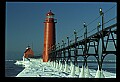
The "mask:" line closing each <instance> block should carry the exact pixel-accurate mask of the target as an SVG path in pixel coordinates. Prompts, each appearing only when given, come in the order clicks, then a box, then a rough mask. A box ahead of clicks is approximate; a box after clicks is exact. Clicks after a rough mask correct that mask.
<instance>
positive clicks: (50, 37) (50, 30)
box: [42, 10, 57, 62]
mask: <svg viewBox="0 0 120 82" xmlns="http://www.w3.org/2000/svg"><path fill="white" fill-rule="evenodd" d="M55 23H57V22H56V19H54V14H53V13H52V12H51V10H50V11H49V12H48V13H47V14H46V19H45V22H44V49H43V54H42V57H43V62H48V58H49V51H48V49H50V48H51V47H52V46H53V45H55V41H56V40H55V39H56V38H55V37H56V35H55Z"/></svg>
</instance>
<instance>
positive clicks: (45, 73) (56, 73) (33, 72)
mask: <svg viewBox="0 0 120 82" xmlns="http://www.w3.org/2000/svg"><path fill="white" fill-rule="evenodd" d="M15 64H17V65H23V66H24V67H25V68H24V70H23V71H21V72H20V73H19V74H18V75H17V76H16V77H58V78H62V77H64V78H71V77H72V78H116V74H115V73H110V72H107V71H104V70H102V71H99V70H94V69H89V66H86V67H84V66H82V68H79V66H74V65H73V63H72V62H71V64H70V65H68V64H67V63H66V62H65V64H63V63H61V62H53V61H52V62H42V59H34V58H31V59H30V61H16V63H15Z"/></svg>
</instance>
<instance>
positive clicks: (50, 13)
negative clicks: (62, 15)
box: [46, 10, 54, 16]
mask: <svg viewBox="0 0 120 82" xmlns="http://www.w3.org/2000/svg"><path fill="white" fill-rule="evenodd" d="M46 15H47V16H49V15H54V14H53V13H52V12H51V10H50V11H49V12H48V13H47V14H46Z"/></svg>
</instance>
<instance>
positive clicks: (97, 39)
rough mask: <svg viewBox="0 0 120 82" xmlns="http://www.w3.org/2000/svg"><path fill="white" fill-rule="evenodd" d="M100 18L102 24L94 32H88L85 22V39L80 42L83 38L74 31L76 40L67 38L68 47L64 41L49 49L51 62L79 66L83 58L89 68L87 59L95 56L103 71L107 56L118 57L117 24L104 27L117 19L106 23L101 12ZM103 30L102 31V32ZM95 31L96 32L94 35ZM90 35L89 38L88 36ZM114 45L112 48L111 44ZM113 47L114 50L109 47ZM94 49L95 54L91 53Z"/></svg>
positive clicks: (84, 64)
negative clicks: (71, 63)
mask: <svg viewBox="0 0 120 82" xmlns="http://www.w3.org/2000/svg"><path fill="white" fill-rule="evenodd" d="M100 16H101V18H102V24H100V23H98V26H97V27H95V28H94V29H93V30H91V31H89V32H87V31H88V30H87V26H88V25H86V24H85V22H84V25H83V26H84V29H85V32H84V34H83V35H82V36H84V38H83V39H81V40H78V39H79V38H81V37H82V36H80V37H78V36H77V32H76V31H75V30H74V40H69V37H67V45H66V43H65V42H64V41H63V40H62V44H61V45H60V43H58V44H57V45H53V46H52V47H50V48H49V50H48V51H49V60H50V61H55V62H58V63H59V62H61V63H63V64H64V63H65V61H66V62H67V63H68V61H69V60H70V61H73V62H74V65H76V66H77V65H78V58H79V57H83V58H84V62H83V66H87V58H88V57H89V56H94V57H95V58H96V60H97V62H98V65H99V70H101V69H102V63H103V60H104V58H105V57H106V55H109V54H114V55H116V54H117V53H116V48H117V23H112V24H110V25H109V26H107V27H104V25H105V24H106V23H109V22H110V21H113V20H115V19H116V18H117V17H114V18H112V19H110V20H108V21H107V22H105V23H104V13H103V12H102V11H101V10H100ZM100 29H101V30H100ZM94 30H96V32H95V33H94V34H91V35H90V34H89V33H92V32H93V31H94ZM88 34H89V36H88ZM111 43H112V44H113V45H112V46H111V45H110V44H111ZM109 46H111V47H112V48H114V49H112V50H110V49H109V48H111V47H109ZM91 48H92V49H93V51H94V52H91V50H90V49H91Z"/></svg>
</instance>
